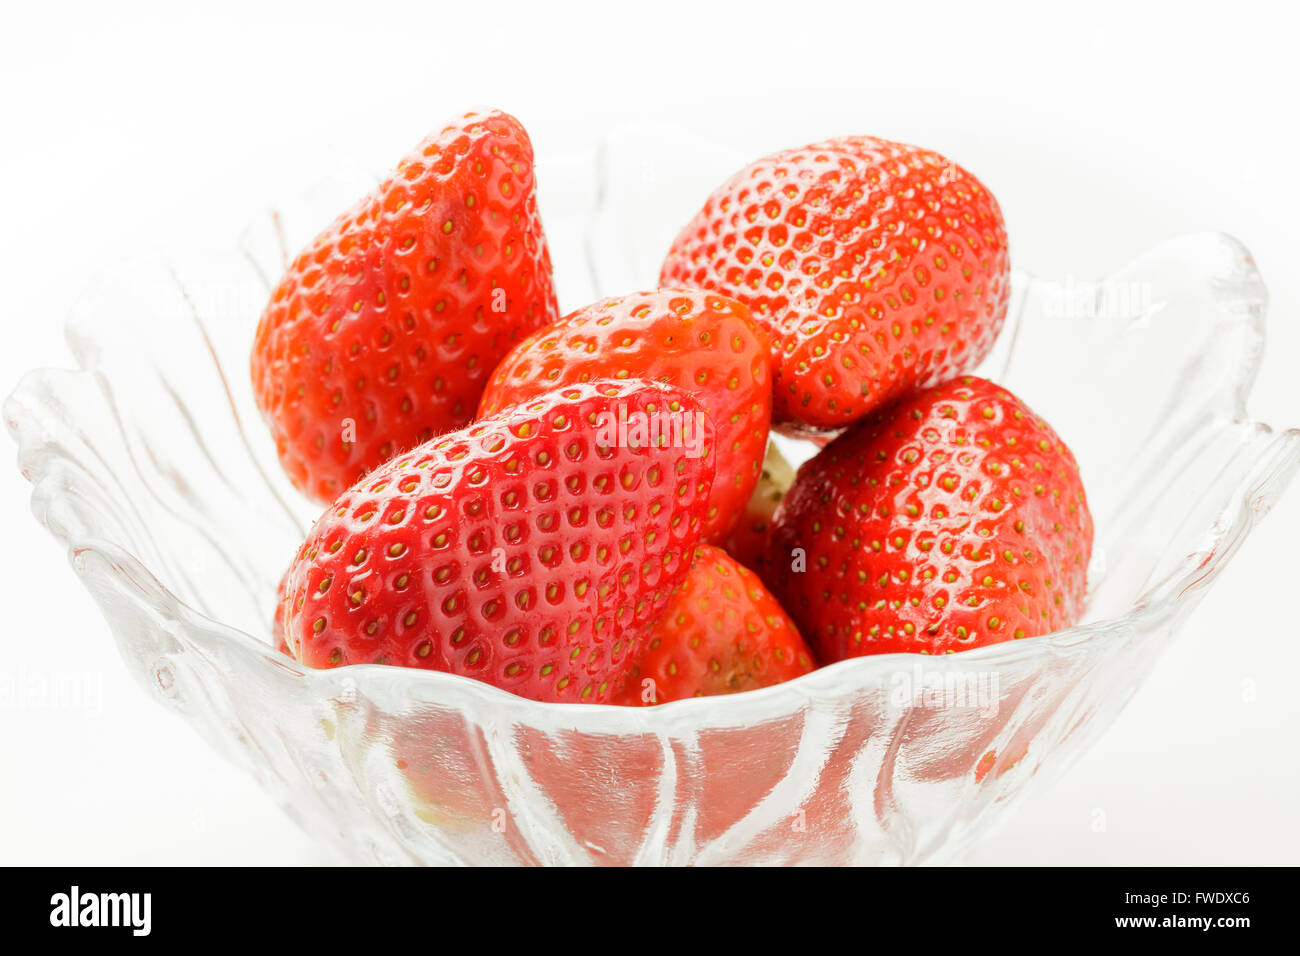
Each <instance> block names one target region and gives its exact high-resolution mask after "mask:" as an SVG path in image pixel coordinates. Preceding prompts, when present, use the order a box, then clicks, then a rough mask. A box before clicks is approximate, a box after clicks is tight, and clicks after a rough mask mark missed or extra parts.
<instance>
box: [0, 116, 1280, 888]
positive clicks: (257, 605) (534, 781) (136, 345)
mask: <svg viewBox="0 0 1300 956" xmlns="http://www.w3.org/2000/svg"><path fill="white" fill-rule="evenodd" d="M743 162H744V157H737V156H735V155H733V154H731V153H730V152H729V151H727V150H725V149H722V148H720V147H717V146H714V145H712V144H709V143H706V142H702V141H699V140H696V139H693V138H691V137H689V136H687V135H686V134H684V133H683V132H682V131H680V130H675V129H666V128H656V127H645V126H642V127H629V128H625V129H622V130H619V131H617V132H615V133H613V134H611V135H610V136H608V137H607V138H606V139H605V140H604V142H603V143H602V145H601V147H600V149H599V150H598V151H597V152H596V154H595V155H591V156H573V157H567V158H548V157H542V158H541V159H540V160H539V163H538V178H539V182H540V188H541V190H542V192H541V194H540V204H541V209H542V215H543V219H544V221H545V223H546V226H547V231H548V236H549V238H550V241H551V245H552V252H553V256H554V260H555V264H556V270H557V280H558V287H559V291H560V296H561V305H562V307H564V308H565V309H571V308H574V307H576V306H578V305H581V304H583V303H584V302H586V301H590V300H592V299H594V298H596V297H597V295H598V294H611V293H617V292H626V291H631V290H633V289H637V288H649V287H653V285H654V283H655V279H656V277H657V273H658V265H659V260H660V257H661V256H662V254H663V252H664V251H665V250H666V249H667V246H668V244H669V242H670V240H671V239H672V237H673V235H674V234H675V232H676V230H677V228H678V227H679V226H680V225H681V224H682V223H684V222H685V221H686V220H687V219H688V218H689V216H690V214H691V213H692V212H693V211H694V209H695V208H696V207H697V205H698V204H699V203H700V202H702V201H703V198H704V196H705V195H707V194H708V192H709V191H710V190H711V189H712V188H713V187H714V186H715V185H716V184H717V183H718V182H720V181H721V180H722V179H723V178H725V176H726V175H728V174H729V173H730V172H731V171H733V170H734V169H736V168H738V167H739V166H740V165H742V164H743ZM369 185H370V181H358V180H357V179H355V178H354V179H340V180H339V181H336V182H332V183H329V184H326V185H322V186H321V187H319V188H317V189H315V190H313V191H312V192H311V193H310V194H309V195H307V196H305V197H302V198H301V199H299V200H296V201H294V202H293V203H289V204H287V205H285V206H284V207H282V208H280V209H278V210H277V211H276V212H274V213H272V214H271V215H269V216H267V217H265V218H264V219H262V220H260V221H259V222H257V223H255V224H254V225H253V226H251V227H250V228H249V230H248V231H247V233H246V234H245V235H244V236H243V237H242V240H241V241H239V242H238V243H235V242H233V241H232V243H231V248H230V249H229V250H227V251H219V252H216V253H211V254H205V253H195V254H193V255H177V256H175V257H173V258H171V259H170V260H168V261H153V260H146V261H138V262H131V263H125V264H123V265H122V266H120V267H118V268H116V269H113V270H111V271H109V272H106V273H105V274H103V275H102V276H101V277H100V278H99V279H98V281H96V283H95V284H94V285H93V286H92V287H91V288H90V289H89V290H88V291H87V293H86V294H85V295H84V296H83V297H82V298H81V300H80V301H79V304H78V306H77V308H76V309H75V310H74V313H73V315H72V316H71V317H70V320H69V323H68V341H69V343H70V345H71V348H72V352H73V354H74V356H75V358H76V362H77V368H76V369H74V370H71V371H63V370H42V371H36V372H33V373H31V374H30V375H28V376H27V377H26V378H25V379H24V380H23V382H22V384H21V385H20V386H19V388H18V389H17V391H15V392H14V394H13V395H12V396H11V397H10V398H9V400H8V402H7V403H6V405H5V408H4V416H5V420H6V423H7V424H8V427H9V429H10V430H11V431H12V432H13V434H14V436H15V438H16V439H17V441H18V444H19V464H20V466H21V468H22V470H23V473H24V474H25V475H26V476H27V477H28V478H29V479H30V480H31V482H32V483H33V485H34V490H33V493H32V508H33V511H34V512H35V514H36V516H37V518H38V519H39V520H40V521H41V522H42V523H43V524H44V525H45V526H46V527H47V528H49V530H50V532H51V533H52V534H54V535H55V536H56V537H57V538H58V539H59V540H61V541H62V542H64V544H66V545H67V547H68V553H69V556H70V559H71V563H72V566H73V568H74V569H75V570H76V572H77V574H78V575H80V577H81V579H82V580H83V581H84V583H85V585H86V587H87V588H88V589H89V590H90V592H91V593H92V594H93V595H94V597H95V599H96V600H97V601H98V603H99V604H100V606H101V607H102V608H103V611H104V616H105V618H106V619H107V621H108V623H109V626H110V628H111V629H112V631H113V633H114V635H115V636H116V638H117V641H118V644H119V646H120V648H121V651H122V655H123V657H124V659H125V660H126V662H127V665H128V667H129V668H130V670H131V672H132V673H133V674H134V675H135V676H136V677H137V678H138V680H139V681H140V683H141V684H142V685H143V686H144V687H145V689H146V690H147V691H148V693H150V694H152V695H153V696H154V697H156V698H157V699H158V701H159V702H161V703H162V704H164V705H165V706H166V707H168V708H170V709H171V710H173V711H175V712H176V713H178V714H180V715H182V716H183V717H184V718H185V719H187V720H188V721H189V722H190V723H191V724H192V725H193V727H194V728H195V729H196V730H197V731H198V732H199V733H200V734H201V735H202V736H203V737H204V738H205V739H207V740H208V741H209V742H210V743H211V744H212V745H213V746H215V747H216V748H217V749H218V750H220V751H221V752H222V753H224V754H226V755H227V756H228V757H230V758H231V759H232V760H234V761H236V762H237V763H238V764H240V765H241V766H243V767H245V768H247V770H248V771H249V772H250V773H251V774H253V775H254V776H255V777H256V778H257V779H258V781H260V783H261V784H262V786H264V787H265V788H266V789H267V790H268V791H269V792H270V793H272V794H273V795H274V796H275V798H276V799H277V800H278V801H279V802H280V803H281V804H282V805H283V807H284V809H285V810H286V812H287V813H288V814H289V815H290V816H291V817H293V818H294V819H295V820H296V821H298V822H299V823H300V824H301V825H302V826H303V827H304V828H306V829H307V830H308V831H309V832H311V833H313V834H316V835H318V836H319V838H320V839H322V840H325V841H327V842H330V843H333V844H336V845H337V846H338V847H339V848H340V849H341V850H342V851H343V852H344V854H345V855H346V856H347V857H348V858H350V859H352V860H354V861H379V862H383V863H472V864H498V863H549V864H556V863H575V864H579V863H580V864H631V863H642V864H687V863H692V864H733V863H755V864H759V863H763V864H777V863H780V864H788V863H813V864H841V863H918V862H922V861H933V860H943V859H949V858H952V857H953V856H955V855H957V854H959V853H960V852H962V851H963V850H964V849H965V848H966V847H967V846H969V844H970V843H971V841H973V840H974V839H976V838H977V837H978V836H979V835H980V834H981V833H982V832H984V831H985V830H987V829H988V827H989V826H990V825H991V824H993V823H994V822H995V821H996V820H997V819H998V818H999V817H1001V816H1003V815H1005V814H1006V813H1008V812H1009V808H1010V806H1011V805H1012V803H1013V801H1014V800H1016V799H1018V798H1020V797H1021V796H1022V795H1023V794H1024V792H1025V791H1026V790H1027V789H1028V788H1029V785H1030V781H1031V780H1034V779H1035V778H1037V779H1039V780H1041V779H1042V778H1043V777H1045V776H1047V775H1050V774H1055V773H1059V772H1060V771H1061V770H1062V769H1063V768H1064V767H1066V766H1067V765H1068V764H1069V763H1070V762H1071V761H1072V760H1074V759H1075V758H1076V757H1078V756H1079V755H1080V754H1081V753H1082V752H1083V750H1084V749H1085V748H1086V747H1087V746H1088V745H1089V743H1090V742H1091V741H1092V740H1093V739H1094V738H1095V737H1096V736H1097V735H1098V733H1099V732H1100V731H1101V730H1102V729H1103V728H1105V727H1106V725H1107V724H1108V723H1109V722H1110V721H1111V720H1112V719H1113V718H1114V716H1115V714H1116V713H1117V712H1118V711H1119V710H1120V708H1122V707H1123V706H1124V704H1125V703H1126V702H1127V701H1128V700H1129V698H1130V697H1131V696H1132V694H1133V692H1134V690H1135V689H1136V688H1137V686H1138V685H1139V683H1140V682H1141V681H1142V679H1143V678H1144V677H1145V675H1146V674H1147V673H1148V672H1149V671H1150V669H1151V667H1152V665H1153V662H1154V661H1155V659H1156V657H1157V655H1158V654H1159V653H1160V651H1161V649H1162V648H1163V647H1164V646H1165V643H1166V642H1167V641H1168V640H1169V638H1170V636H1171V635H1172V634H1174V633H1175V632H1176V631H1177V630H1178V628H1179V626H1180V624H1181V623H1182V622H1183V621H1184V620H1185V619H1186V618H1187V616H1188V615H1189V614H1191V613H1192V611H1193V609H1194V608H1195V607H1196V605H1197V603H1198V602H1199V601H1200V599H1201V597H1202V596H1203V595H1204V594H1205V591H1206V589H1207V588H1208V587H1209V586H1210V585H1211V583H1212V582H1213V581H1214V579H1215V578H1216V577H1217V576H1218V574H1219V572H1220V571H1221V570H1222V569H1223V567H1224V566H1225V565H1226V564H1227V562H1228V561H1229V560H1230V559H1231V558H1232V556H1233V554H1235V553H1236V551H1237V549H1238V548H1239V547H1241V545H1242V543H1243V542H1244V541H1245V539H1246V536H1247V535H1248V534H1249V533H1250V531H1251V529H1252V528H1253V527H1254V526H1255V524H1256V523H1257V522H1258V521H1259V520H1260V519H1261V518H1262V517H1263V516H1264V514H1265V513H1266V512H1267V511H1268V510H1269V508H1270V506H1271V505H1272V504H1273V503H1274V501H1275V500H1276V499H1277V497H1278V495H1279V494H1280V493H1281V492H1282V490H1283V489H1284V487H1285V486H1286V484H1287V482H1288V481H1289V480H1290V478H1291V477H1292V476H1293V474H1294V473H1295V471H1296V470H1297V467H1300V432H1297V431H1289V432H1283V433H1274V432H1273V431H1271V430H1270V429H1269V428H1268V427H1266V426H1264V425H1261V424H1258V423H1255V422H1252V421H1250V419H1249V417H1248V416H1247V414H1246V410H1245V399H1246V396H1247V393H1248V392H1249V390H1250V387H1251V382H1252V380H1253V378H1254V375H1255V371H1256V368H1257V366H1258V363H1259V359H1260V356H1261V354H1262V349H1263V345H1264V313H1265V308H1266V293H1265V289H1264V285H1263V283H1262V282H1261V280H1260V277H1259V275H1258V273H1257V272H1256V269H1255V267H1254V264H1253V263H1252V260H1251V256H1250V254H1249V253H1248V252H1247V251H1246V250H1245V249H1244V248H1243V247H1242V246H1241V244H1240V243H1238V242H1236V241H1235V240H1233V239H1232V238H1230V237H1228V236H1224V235H1215V234H1205V235H1192V236H1186V237H1183V238H1179V239H1175V240H1173V241H1170V242H1166V243H1164V244H1162V245H1160V246H1158V247H1156V248H1154V249H1152V250H1151V251H1150V252H1148V253H1147V254H1145V255H1143V256H1142V257H1140V258H1139V259H1137V260H1136V261H1135V262H1133V263H1132V264H1131V265H1130V266H1128V267H1127V268H1125V269H1124V270H1122V271H1121V272H1119V273H1117V274H1116V275H1114V276H1112V277H1110V278H1109V279H1106V280H1104V281H1101V282H1077V281H1073V280H1070V281H1064V282H1053V281H1048V280H1043V279H1036V278H1030V277H1027V276H1024V275H1017V276H1016V277H1015V281H1014V298H1013V301H1012V307H1011V313H1010V316H1009V319H1008V322H1007V326H1006V329H1005V331H1004V332H1003V333H1002V336H1001V338H1000V340H999V343H998V346H997V348H996V350H995V352H994V354H993V355H991V356H990V357H989V359H988V360H987V361H986V362H985V363H984V366H983V367H982V369H981V370H980V371H981V373H982V374H985V375H987V376H989V377H992V378H994V379H996V380H998V381H999V382H1002V383H1003V384H1005V385H1006V386H1008V387H1009V388H1010V389H1012V390H1013V391H1014V392H1016V393H1017V394H1019V395H1020V396H1021V397H1023V398H1024V399H1025V400H1026V401H1027V402H1028V403H1029V404H1030V405H1031V406H1032V407H1033V408H1034V409H1035V410H1037V411H1038V412H1040V413H1041V414H1043V415H1044V416H1045V417H1046V418H1047V419H1048V420H1049V421H1050V422H1051V423H1052V424H1053V426H1054V427H1055V428H1056V429H1057V430H1058V431H1059V433H1060V434H1061V435H1062V436H1063V437H1064V438H1065V440H1066V441H1067V442H1068V443H1069V444H1070V445H1071V447H1072V448H1073V449H1074V451H1075V453H1076V455H1077V457H1078V460H1079V462H1080V464H1081V467H1082V470H1083V474H1084V479H1085V482H1086V486H1087V489H1088V495H1089V499H1090V501H1091V502H1092V507H1093V513H1094V517H1095V519H1096V525H1097V542H1096V553H1095V555H1094V560H1093V563H1092V566H1091V568H1090V572H1089V573H1090V594H1091V599H1090V610H1089V613H1088V616H1087V618H1086V620H1085V622H1084V623H1083V624H1082V625H1081V626H1079V627H1075V628H1072V629H1070V630H1068V631H1063V632H1059V633H1055V634H1050V635H1045V636H1043V637H1037V638H1031V639H1028V640H1021V641H1014V642H1010V643H1005V644H998V645H994V646H991V647H985V648H981V649H977V650H972V651H968V652H965V653H961V654H954V655H947V656H944V657H923V656H919V655H901V654H895V655H887V656H876V657H864V658H859V659H856V660H852V661H846V662H842V663H839V664H835V665H832V666H830V667H825V668H822V669H821V670H818V671H816V672H814V673H813V674H810V675H808V676H806V677H803V678H801V679H799V680H796V681H792V682H790V683H787V684H782V685H779V686H776V687H771V688H768V689H765V690H761V691H755V692H750V693H746V694H740V695H736V696H732V697H721V698H708V699H696V700H687V701H681V702H677V703H671V704H667V705H662V706H659V707H654V708H617V707H610V706H584V705H559V704H539V703H535V702H532V701H529V700H524V699H521V698H518V697H515V696H512V695H510V694H508V693H505V692H503V691H500V690H497V689H495V688H493V687H490V686H488V685H486V684H481V683H477V682H474V681H472V680H468V679H465V678H460V677H455V676H450V675H446V674H440V673H434V672H428V671H417V670H406V669H399V668H392V667H381V666H354V667H344V668H339V669H335V670H325V671H313V670H310V669H307V668H304V667H302V666H300V665H299V664H297V663H296V662H295V661H293V660H291V659H289V658H287V657H285V656H283V655H281V654H280V653H278V652H277V651H276V650H275V649H273V648H272V647H271V646H270V643H269V641H270V620H271V614H272V609H273V607H274V600H275V587H276V583H277V581H278V580H279V577H280V575H281V573H282V572H283V570H284V568H285V566H286V565H287V564H288V562H289V560H290V557H291V556H292V554H293V552H294V550H295V547H296V546H297V544H298V542H299V540H300V539H301V537H302V536H303V535H304V533H305V530H306V528H307V526H308V524H309V523H310V521H311V519H312V518H313V517H314V514H315V512H316V510H317V509H315V508H313V507H312V506H311V505H309V504H308V503H307V502H306V501H305V500H304V499H302V498H301V497H300V496H299V495H298V494H297V493H296V492H295V491H293V489H292V488H290V486H289V485H288V482H287V481H286V480H285V478H284V476H283V475H282V474H281V473H280V470H279V468H278V466H277V464H276V459H275V454H274V449H273V448H272V446H271V442H270V438H269V437H268V435H267V433H266V430H265V428H264V427H263V425H262V423H261V422H260V421H259V418H258V415H257V412H256V410H255V408H254V406H253V401H252V394H251V387H250V385H249V382H248V363H247V359H248V349H249V343H250V342H251V340H252V333H253V329H254V327H255V324H256V321H257V318H258V315H259V314H260V311H261V309H262V306H263V304H264V302H265V300H266V297H267V295H268V292H269V289H270V287H271V284H272V283H273V282H274V281H275V279H276V278H277V277H278V275H279V272H280V270H281V269H282V268H283V267H284V264H285V261H286V256H287V255H288V253H290V252H292V251H293V250H295V249H296V248H297V247H298V246H299V245H300V244H301V243H303V242H304V241H305V240H306V239H308V238H309V237H310V236H311V235H312V234H314V233H315V231H316V230H317V229H319V228H320V227H322V226H323V225H324V224H325V223H327V222H328V221H329V220H330V219H332V218H333V215H334V213H335V212H336V211H337V210H338V209H340V208H343V207H344V206H345V205H346V204H347V203H348V202H349V201H350V200H352V199H353V198H355V196H356V195H358V194H359V193H360V192H362V191H364V190H365V189H366V188H368V187H369ZM1013 225H1014V224H1013ZM1013 254H1014V235H1013ZM779 441H781V443H782V446H783V450H784V451H786V452H787V453H788V454H790V455H793V456H794V457H795V459H796V460H798V459H801V458H804V457H807V454H808V450H809V447H808V446H803V445H800V444H799V443H794V442H788V441H785V440H784V439H779Z"/></svg>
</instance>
